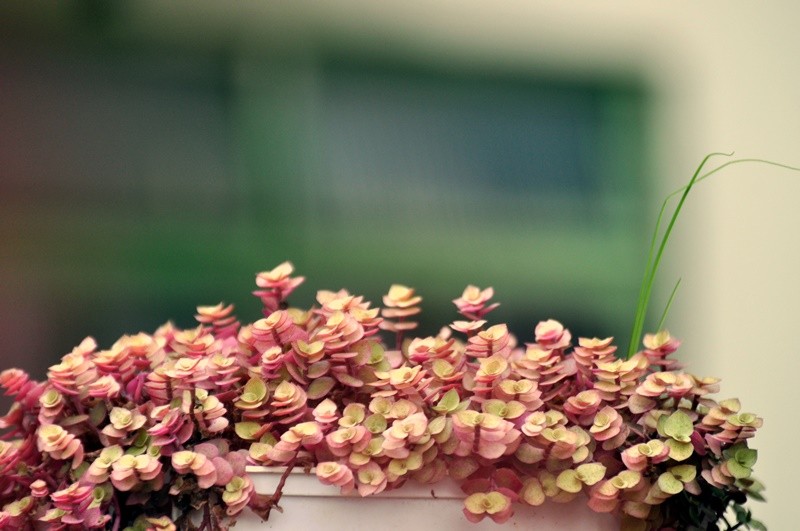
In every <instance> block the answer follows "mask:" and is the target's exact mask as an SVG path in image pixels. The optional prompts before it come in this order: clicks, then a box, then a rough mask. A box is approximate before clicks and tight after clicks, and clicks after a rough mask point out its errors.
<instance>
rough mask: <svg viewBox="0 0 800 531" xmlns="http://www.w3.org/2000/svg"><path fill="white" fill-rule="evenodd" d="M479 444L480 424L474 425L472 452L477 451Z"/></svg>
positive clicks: (475, 452)
mask: <svg viewBox="0 0 800 531" xmlns="http://www.w3.org/2000/svg"><path fill="white" fill-rule="evenodd" d="M480 444H481V425H480V424H478V425H477V426H475V439H474V440H473V441H472V453H474V454H477V453H478V447H479V446H480Z"/></svg>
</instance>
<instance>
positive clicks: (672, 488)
mask: <svg viewBox="0 0 800 531" xmlns="http://www.w3.org/2000/svg"><path fill="white" fill-rule="evenodd" d="M658 488H659V489H661V491H662V492H665V493H666V494H673V495H674V494H678V493H679V492H681V491H682V490H683V483H682V482H681V480H679V479H678V478H676V477H675V476H673V475H672V473H671V472H664V473H663V474H661V475H660V476H658Z"/></svg>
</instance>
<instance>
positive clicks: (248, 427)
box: [233, 422, 261, 441]
mask: <svg viewBox="0 0 800 531" xmlns="http://www.w3.org/2000/svg"><path fill="white" fill-rule="evenodd" d="M233 429H234V430H235V431H236V435H238V436H239V437H241V438H242V439H244V440H246V441H252V440H255V439H256V438H257V437H258V432H259V431H261V424H259V423H258V422H237V423H236V424H235V425H234V427H233Z"/></svg>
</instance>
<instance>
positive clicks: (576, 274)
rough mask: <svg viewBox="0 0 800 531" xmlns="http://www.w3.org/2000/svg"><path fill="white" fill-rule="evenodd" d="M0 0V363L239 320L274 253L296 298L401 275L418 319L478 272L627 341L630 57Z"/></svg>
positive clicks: (633, 136)
mask: <svg viewBox="0 0 800 531" xmlns="http://www.w3.org/2000/svg"><path fill="white" fill-rule="evenodd" d="M177 5H178V6H181V5H184V4H180V3H179V4H177ZM178 9H180V7H179V8H178ZM0 15H2V20H3V21H4V27H5V30H4V31H3V33H2V37H1V38H0V79H2V98H0V129H2V130H1V131H0V139H2V140H0V142H2V144H1V145H0V172H2V179H1V180H0V197H1V198H2V199H0V201H1V202H2V203H1V204H0V207H1V208H0V241H1V242H2V243H1V244H0V245H2V249H1V250H0V275H1V276H0V282H1V283H2V288H0V295H2V303H0V309H2V311H3V313H4V315H3V318H2V321H3V323H2V327H0V332H2V338H1V339H2V344H3V345H4V346H3V350H2V365H3V367H8V366H12V365H18V366H20V365H21V366H24V367H25V368H27V369H29V370H31V371H33V373H34V374H35V375H36V376H37V377H42V376H43V375H44V372H45V370H46V367H47V366H49V365H51V364H53V363H56V361H57V360H58V359H59V357H60V356H61V355H63V354H65V353H67V352H69V350H70V349H71V348H72V347H73V346H74V345H76V344H77V343H78V342H79V341H80V340H81V339H82V338H83V337H84V336H86V335H93V336H94V337H96V338H97V339H98V341H99V342H100V344H101V346H104V347H107V346H108V345H110V343H111V342H113V341H114V340H115V339H116V338H117V337H119V336H120V335H121V334H124V333H133V332H137V331H140V330H144V331H152V330H154V329H155V328H156V327H157V326H158V325H160V324H162V323H163V322H165V321H167V320H173V321H174V322H176V323H177V324H178V325H180V326H191V325H192V324H193V318H192V315H193V312H194V308H195V306H196V305H198V304H214V303H216V302H219V301H226V302H233V303H235V304H236V306H237V308H238V312H237V313H238V315H239V317H240V318H241V319H242V320H244V321H246V322H250V321H252V320H255V319H257V318H259V317H260V313H259V304H258V301H257V299H256V298H255V297H253V296H251V295H250V291H251V290H252V289H253V287H254V275H255V274H256V273H257V272H258V271H261V270H265V269H270V268H272V267H274V266H275V265H277V264H278V263H280V262H282V261H284V260H290V261H292V262H293V263H294V264H295V266H296V269H297V272H298V274H301V275H305V276H306V277H307V278H308V280H307V282H306V284H305V285H304V286H303V287H302V288H301V289H299V290H298V292H297V294H296V295H295V296H294V297H293V299H292V302H293V303H295V304H297V305H306V306H307V305H310V304H311V303H312V302H313V296H314V293H315V291H316V290H317V289H321V288H327V289H338V288H341V287H346V288H348V289H349V290H351V292H354V293H361V294H364V295H366V297H367V299H368V300H372V301H374V302H375V303H379V301H380V296H381V294H383V293H385V292H386V290H387V289H388V287H389V285H390V284H391V283H395V282H399V283H404V284H407V285H410V286H414V287H416V288H417V290H418V292H419V294H421V295H422V296H423V298H424V302H423V309H424V312H423V323H422V327H421V332H422V333H426V334H427V333H433V332H435V331H436V330H438V327H440V326H442V325H445V324H447V323H449V322H450V321H452V320H453V319H454V318H455V317H456V313H455V311H454V307H453V305H452V303H451V302H450V301H451V300H452V299H453V298H456V297H458V296H460V294H461V292H462V290H463V288H464V286H466V284H468V283H473V284H477V285H479V286H481V287H486V286H489V285H491V286H494V288H495V291H496V298H497V300H498V301H500V302H501V303H502V306H501V307H500V309H499V310H497V312H495V313H494V314H492V316H491V317H492V318H493V320H496V321H506V322H509V324H510V326H511V328H512V330H513V331H514V332H515V333H517V335H518V336H519V337H520V339H521V340H523V341H525V340H527V341H530V340H532V336H533V326H534V325H535V323H536V322H537V321H539V320H542V319H547V318H556V319H559V320H561V321H562V322H563V323H564V324H565V325H566V326H568V327H569V328H570V329H572V330H573V332H574V333H576V334H581V335H587V336H596V335H598V336H607V335H610V334H614V335H615V336H617V337H618V338H619V343H620V345H621V346H622V347H624V346H625V342H626V341H627V334H628V333H629V326H630V322H631V321H632V317H633V310H634V306H635V299H636V292H637V289H638V282H639V279H640V273H641V270H642V266H643V259H644V253H643V251H644V250H645V249H646V243H647V237H648V232H649V226H650V223H651V221H652V209H648V208H646V207H645V205H647V204H652V201H650V195H649V194H650V190H651V186H652V183H650V182H648V181H647V180H645V179H644V178H643V176H644V175H647V174H648V166H649V161H648V158H647V156H646V154H647V152H648V142H649V140H648V138H649V136H648V135H649V127H648V112H649V108H650V107H649V106H650V93H649V90H648V87H647V85H646V83H645V82H644V80H643V79H642V78H641V77H640V76H638V75H636V73H635V72H633V73H631V72H620V71H613V70H611V71H604V72H602V73H600V72H594V73H592V72H591V71H589V72H586V71H584V72H578V71H574V70H571V69H568V68H563V69H562V68H558V67H557V66H553V65H549V66H544V65H537V64H526V63H524V62H522V63H521V62H515V61H507V60H504V56H503V55H502V54H498V55H497V56H496V57H489V58H488V59H487V58H483V59H481V60H475V61H474V62H473V61H470V60H468V59H467V60H464V59H463V57H462V58H461V59H459V60H453V58H452V57H451V54H450V51H449V50H448V48H447V47H446V46H441V47H437V46H426V47H425V48H424V49H420V48H419V47H413V46H408V45H404V44H402V43H399V44H398V43H397V42H395V43H393V42H392V40H391V39H384V38H383V36H382V35H381V34H380V33H379V32H377V31H376V32H374V34H373V35H371V36H370V35H369V34H367V35H361V36H360V37H358V38H357V39H356V38H353V37H352V36H351V35H349V34H348V33H347V32H346V31H336V30H331V29H330V28H326V27H325V26H324V25H319V24H317V25H311V27H306V26H304V25H303V24H302V20H303V12H302V10H301V11H292V8H291V7H286V6H285V5H284V7H283V8H282V10H281V11H280V13H279V15H280V16H277V18H271V17H270V16H269V12H268V11H267V12H263V13H262V15H263V20H258V19H257V17H244V19H246V20H243V19H239V22H238V24H240V25H241V26H242V27H240V28H238V29H237V27H236V26H235V25H233V26H230V20H229V19H224V18H223V19H220V20H219V22H218V24H215V20H214V16H213V15H208V16H206V15H204V14H203V13H202V12H200V11H196V10H192V9H189V8H185V12H184V13H182V15H184V16H181V13H180V12H178V13H177V14H176V13H172V14H171V16H168V17H163V18H162V17H159V16H158V11H157V9H156V8H153V6H152V4H150V3H117V2H88V3H84V2H74V3H70V2H67V3H61V4H59V5H58V7H55V6H51V7H48V8H45V7H41V6H37V5H28V4H24V3H17V2H12V3H8V4H4V5H3V6H2V7H0ZM260 25H263V31H261V32H259V29H258V28H259V27H260ZM245 26H246V27H245ZM296 28H304V29H303V31H302V32H296V31H295V29H296ZM248 35H249V36H250V37H247V36H248ZM253 35H258V38H253V37H252V36H253ZM408 41H409V42H413V41H414V39H413V36H412V37H411V38H409V39H408Z"/></svg>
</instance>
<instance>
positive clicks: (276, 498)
mask: <svg viewBox="0 0 800 531" xmlns="http://www.w3.org/2000/svg"><path fill="white" fill-rule="evenodd" d="M295 464H297V454H294V456H292V458H291V459H290V460H289V462H288V463H286V470H284V471H283V474H281V479H280V481H278V486H277V487H275V492H274V493H273V494H272V497H271V498H270V500H269V501H270V506H269V507H268V508H267V515H269V511H270V510H272V508H273V507H278V503H279V502H280V501H281V496H283V486H284V485H286V480H287V479H289V474H291V473H292V469H293V468H294V466H295Z"/></svg>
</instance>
